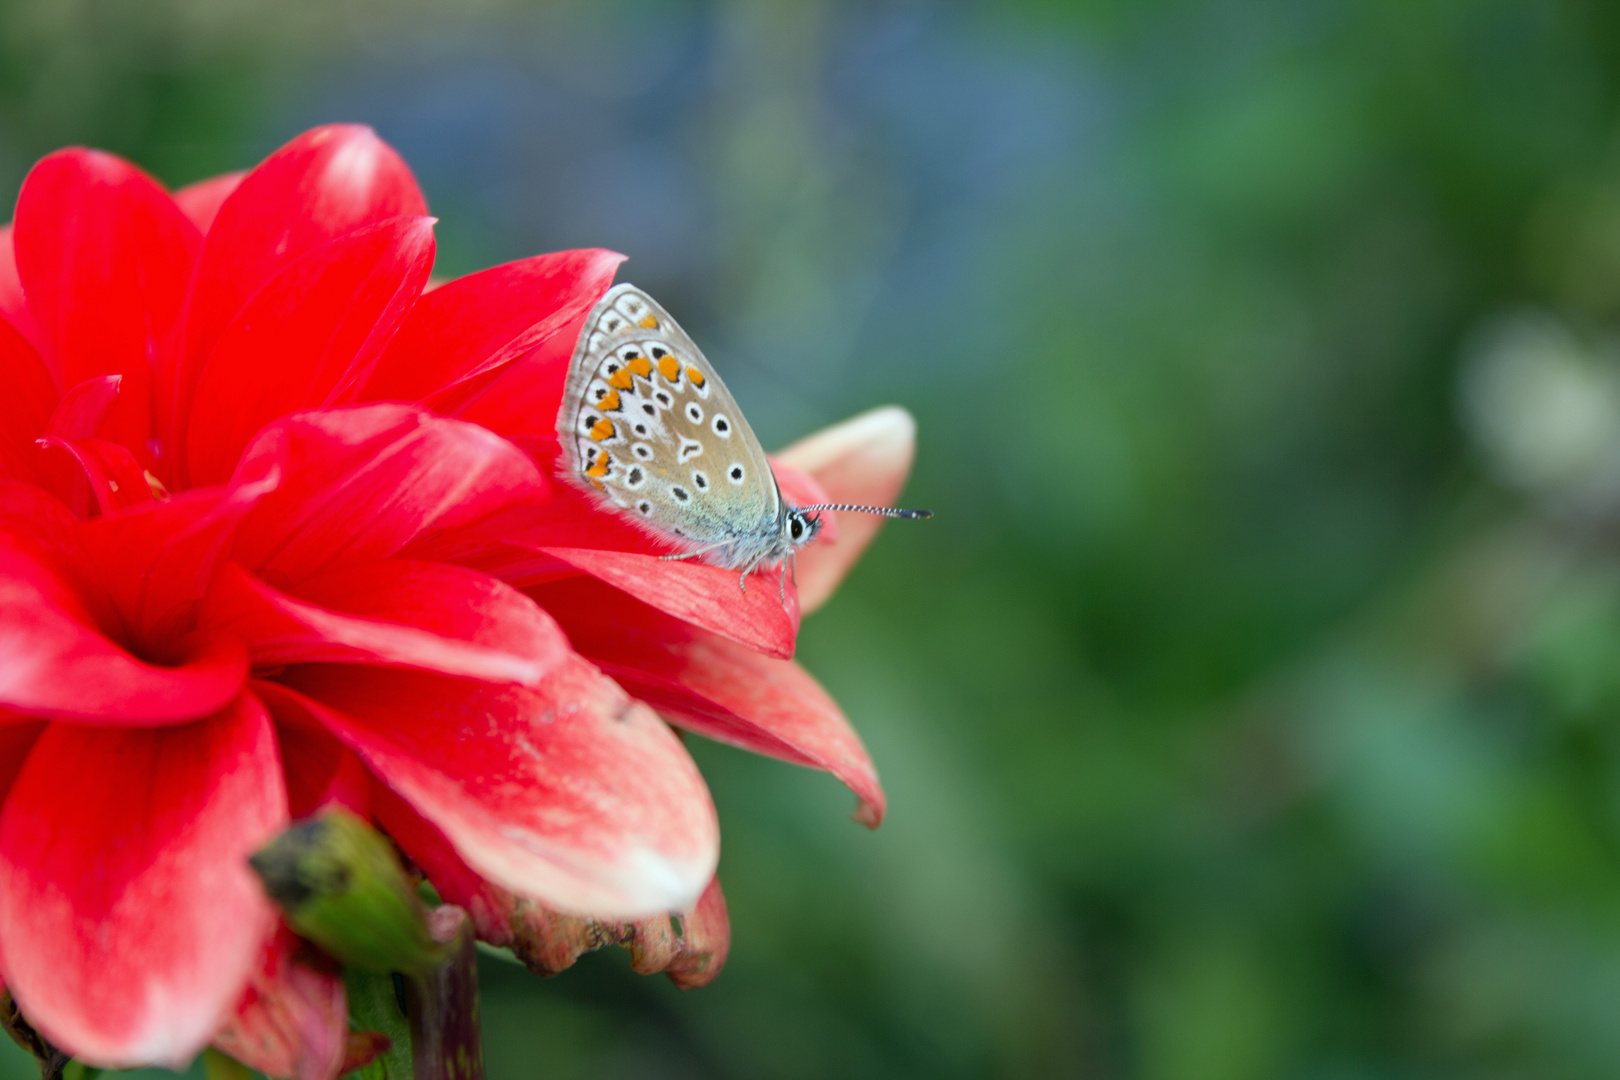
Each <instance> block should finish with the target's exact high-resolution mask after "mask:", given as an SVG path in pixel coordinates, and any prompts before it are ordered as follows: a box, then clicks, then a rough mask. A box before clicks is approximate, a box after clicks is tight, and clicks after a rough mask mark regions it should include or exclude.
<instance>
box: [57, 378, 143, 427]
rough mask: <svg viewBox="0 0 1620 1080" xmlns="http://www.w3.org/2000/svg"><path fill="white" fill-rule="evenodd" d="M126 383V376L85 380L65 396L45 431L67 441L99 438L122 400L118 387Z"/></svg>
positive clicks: (58, 404)
mask: <svg viewBox="0 0 1620 1080" xmlns="http://www.w3.org/2000/svg"><path fill="white" fill-rule="evenodd" d="M123 381H124V377H123V376H122V375H98V376H96V377H95V378H93V379H86V380H84V382H82V383H80V384H79V385H77V386H75V387H74V388H73V389H71V390H69V391H68V392H67V393H65V394H63V395H62V400H61V401H59V402H57V403H56V408H55V409H54V410H52V412H51V418H50V421H49V422H48V423H47V424H46V427H45V430H46V431H47V432H49V433H50V434H52V435H60V436H61V437H62V438H64V439H93V438H95V437H96V434H97V433H98V432H99V431H100V430H101V425H102V423H103V422H104V421H105V420H106V419H107V413H108V412H109V411H111V409H112V407H113V404H114V403H115V402H116V401H117V400H118V386H119V384H120V383H122V382H123Z"/></svg>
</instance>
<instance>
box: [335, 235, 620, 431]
mask: <svg viewBox="0 0 1620 1080" xmlns="http://www.w3.org/2000/svg"><path fill="white" fill-rule="evenodd" d="M623 261H624V256H623V255H620V254H618V253H617V252H612V251H602V250H599V249H586V250H583V251H559V252H555V253H553V254H550V255H536V256H534V257H533V258H529V259H519V260H518V261H516V262H510V263H506V264H505V265H502V266H495V267H491V268H490V269H488V270H483V271H480V272H478V273H476V274H469V275H467V276H466V277H462V278H457V279H456V280H455V281H452V282H449V283H448V284H445V285H441V286H440V287H439V288H437V289H434V290H433V291H432V292H430V293H428V294H427V295H426V296H424V297H422V299H421V301H420V302H419V303H418V304H417V305H416V307H415V308H414V309H413V310H412V311H411V314H410V317H409V318H407V319H406V320H405V324H404V325H403V326H401V327H400V330H399V334H398V335H397V336H395V338H394V339H393V341H392V342H390V343H389V345H388V349H387V351H386V352H385V353H384V355H383V358H382V360H381V361H380V362H379V363H378V364H377V369H376V371H375V372H374V373H373V374H372V377H371V381H370V382H369V383H368V384H367V386H366V390H365V397H366V398H367V400H372V401H424V400H427V399H428V398H430V397H434V396H435V395H437V396H438V398H437V399H436V400H434V401H433V402H432V403H431V404H432V405H433V407H434V408H435V409H436V410H437V411H439V412H451V411H453V409H452V408H451V407H449V405H450V402H449V400H448V399H447V398H445V397H444V395H445V394H446V393H447V392H449V391H451V390H452V389H453V388H455V387H458V386H460V385H462V384H465V383H466V382H467V381H468V380H471V379H474V378H475V377H478V376H481V375H486V374H488V373H490V372H493V371H495V370H496V369H498V368H501V367H503V366H504V365H506V364H509V363H511V362H512V361H514V360H516V359H517V358H518V357H520V356H523V355H524V354H526V353H528V352H530V351H532V350H534V349H535V348H536V347H537V346H539V345H541V344H542V343H544V342H546V341H548V340H549V339H550V338H552V337H553V336H554V335H557V334H559V333H562V332H563V331H565V330H566V329H568V328H570V327H572V326H573V325H574V324H576V323H577V321H578V320H579V319H580V318H581V317H582V316H583V315H584V314H585V313H586V312H588V311H589V310H590V309H591V307H592V306H593V305H594V304H595V303H596V301H597V300H599V299H601V297H602V294H603V293H604V292H606V291H607V288H608V286H609V285H611V284H612V283H613V273H614V271H615V269H616V268H617V267H618V265H619V263H621V262H623ZM576 336H577V332H576V333H575V334H573V335H569V336H568V337H567V343H568V347H569V348H570V350H571V349H572V348H573V344H574V337H576Z"/></svg>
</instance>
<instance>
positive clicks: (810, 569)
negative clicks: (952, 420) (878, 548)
mask: <svg viewBox="0 0 1620 1080" xmlns="http://www.w3.org/2000/svg"><path fill="white" fill-rule="evenodd" d="M916 440H917V423H916V421H915V420H913V419H912V418H911V414H910V413H908V412H906V411H905V410H904V409H901V408H896V407H895V406H893V405H890V406H887V407H885V408H881V409H873V410H871V411H870V412H864V413H862V414H860V415H859V416H856V417H853V418H852V419H849V420H845V421H844V422H843V423H841V424H835V425H833V426H832V427H830V428H827V429H826V430H824V431H818V432H816V433H815V434H814V435H811V436H809V437H808V438H805V439H801V440H800V441H798V442H796V443H794V444H793V445H792V446H790V447H788V448H787V449H786V450H783V451H782V452H781V453H780V454H779V455H777V457H778V458H779V459H780V460H781V462H782V463H783V464H785V465H789V466H792V467H794V468H797V469H802V470H803V471H804V472H806V473H808V474H809V475H810V476H811V478H813V479H814V480H815V481H816V482H817V483H818V484H820V485H821V486H822V487H823V488H825V489H826V490H827V494H828V495H829V496H830V498H831V501H832V502H841V503H856V504H859V505H864V506H892V505H894V500H895V499H897V498H899V497H900V491H901V489H902V488H904V487H905V486H906V477H907V476H908V475H909V474H910V473H911V459H912V455H913V453H914V452H915V449H916ZM828 516H829V517H834V518H837V521H838V542H837V543H836V544H825V543H822V542H820V541H819V540H818V541H817V542H816V543H814V544H811V545H810V546H809V547H807V548H805V549H804V550H803V551H802V552H800V553H799V570H798V576H799V599H800V602H801V603H802V604H803V605H804V610H805V611H814V610H815V609H816V608H818V607H820V606H821V605H822V604H823V603H825V602H826V600H827V598H828V597H829V596H831V595H832V592H833V590H834V589H836V588H837V587H838V583H839V582H840V581H842V580H843V579H844V575H845V574H847V573H849V570H850V567H852V566H854V565H855V560H856V559H858V558H860V557H861V552H863V551H865V550H866V545H867V544H870V543H871V542H872V540H873V538H874V537H876V536H877V531H878V529H879V528H881V527H882V525H883V519H882V518H880V517H875V516H873V515H871V514H850V513H842V514H840V513H833V514H829V515H828Z"/></svg>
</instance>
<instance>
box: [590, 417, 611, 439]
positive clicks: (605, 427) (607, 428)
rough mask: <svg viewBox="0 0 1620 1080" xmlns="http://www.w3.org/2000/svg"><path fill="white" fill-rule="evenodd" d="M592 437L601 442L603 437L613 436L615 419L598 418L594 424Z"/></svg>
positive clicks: (609, 437)
mask: <svg viewBox="0 0 1620 1080" xmlns="http://www.w3.org/2000/svg"><path fill="white" fill-rule="evenodd" d="M591 438H593V439H595V440H596V441H597V442H601V441H602V440H603V439H611V438H613V421H611V420H598V421H597V422H596V423H594V424H592V425H591Z"/></svg>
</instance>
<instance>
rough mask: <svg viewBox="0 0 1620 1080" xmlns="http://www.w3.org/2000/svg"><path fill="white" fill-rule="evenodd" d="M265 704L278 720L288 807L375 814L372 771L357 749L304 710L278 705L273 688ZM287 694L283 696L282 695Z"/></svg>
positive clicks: (300, 813) (298, 812)
mask: <svg viewBox="0 0 1620 1080" xmlns="http://www.w3.org/2000/svg"><path fill="white" fill-rule="evenodd" d="M270 693H271V695H272V696H270V697H269V698H268V699H267V700H266V701H265V704H266V705H268V706H269V707H270V713H271V715H272V716H274V717H275V720H276V741H277V743H278V744H279V745H280V747H281V766H282V771H283V773H284V774H285V776H286V780H287V810H288V813H289V814H290V815H291V816H292V817H293V818H294V819H298V818H303V817H308V816H309V815H310V814H313V813H315V812H316V811H317V810H320V809H321V808H323V807H327V806H341V807H344V808H345V809H347V810H349V811H351V812H353V813H354V814H355V815H357V816H358V817H361V818H369V817H370V816H371V788H372V779H371V774H370V773H368V772H367V771H366V767H365V766H364V765H362V764H361V763H360V759H359V758H358V757H356V756H355V753H354V751H353V750H350V749H349V748H348V747H347V746H344V745H343V744H342V743H341V742H339V741H338V740H337V739H336V738H335V737H334V736H333V735H332V733H331V732H329V731H327V730H326V729H325V728H324V727H322V726H321V725H320V724H319V723H317V722H316V721H315V720H314V719H312V718H311V717H310V716H309V714H308V713H306V712H304V710H303V709H301V708H296V707H295V708H291V709H287V708H283V709H281V710H279V711H278V710H277V709H276V701H277V699H276V698H275V697H274V696H273V694H274V692H273V691H271V692H270ZM283 696H285V695H283Z"/></svg>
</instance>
